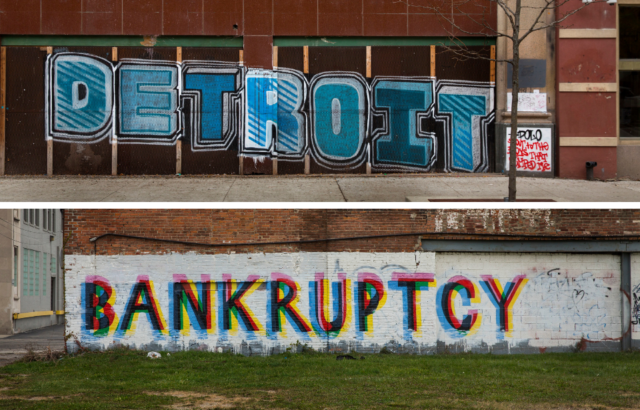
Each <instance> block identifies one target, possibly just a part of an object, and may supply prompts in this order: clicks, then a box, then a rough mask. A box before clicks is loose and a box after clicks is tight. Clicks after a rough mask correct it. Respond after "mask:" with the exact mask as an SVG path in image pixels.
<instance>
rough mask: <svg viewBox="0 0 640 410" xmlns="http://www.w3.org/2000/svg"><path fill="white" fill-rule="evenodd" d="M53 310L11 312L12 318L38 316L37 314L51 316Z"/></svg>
mask: <svg viewBox="0 0 640 410" xmlns="http://www.w3.org/2000/svg"><path fill="white" fill-rule="evenodd" d="M53 313H54V312H53V310H47V311H44V312H29V313H14V314H13V318H14V319H16V320H17V319H27V318H30V317H39V316H51V315H53ZM56 313H57V312H56Z"/></svg>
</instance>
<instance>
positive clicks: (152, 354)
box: [147, 352, 162, 359]
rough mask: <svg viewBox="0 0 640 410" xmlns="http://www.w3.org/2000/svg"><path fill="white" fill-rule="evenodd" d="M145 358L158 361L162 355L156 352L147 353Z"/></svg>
mask: <svg viewBox="0 0 640 410" xmlns="http://www.w3.org/2000/svg"><path fill="white" fill-rule="evenodd" d="M147 357H148V358H150V359H159V358H161V357H162V355H161V354H160V353H158V352H149V353H147Z"/></svg>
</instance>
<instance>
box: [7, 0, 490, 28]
mask: <svg viewBox="0 0 640 410" xmlns="http://www.w3.org/2000/svg"><path fill="white" fill-rule="evenodd" d="M433 4H441V3H439V0H438V1H433V0H409V1H408V2H399V1H395V0H0V34H57V35H59V34H75V35H77V34H87V35H206V36H221V35H223V36H229V35H232V36H233V35H236V36H242V35H245V34H246V35H271V36H445V35H447V30H445V29H444V28H443V26H442V25H441V24H440V22H439V21H438V20H437V19H436V18H435V16H434V14H433V12H432V11H430V10H429V9H425V8H424V7H421V6H424V5H433ZM483 7H486V12H485V10H484V9H483ZM467 8H468V10H463V11H465V12H471V13H476V14H478V15H477V16H475V18H476V20H478V21H481V20H482V18H481V17H479V16H482V15H484V16H485V17H486V20H487V21H488V22H490V23H491V24H495V23H496V6H495V4H493V3H492V2H490V1H488V0H478V1H475V2H474V4H473V6H472V7H471V8H470V9H469V7H467ZM453 15H454V16H453V17H454V19H455V21H456V24H460V25H463V26H465V28H469V27H468V23H469V22H468V21H466V22H465V21H464V18H463V17H462V16H461V15H460V13H458V12H454V13H453ZM234 24H236V25H237V26H238V28H237V29H235V28H234ZM474 29H477V27H474Z"/></svg>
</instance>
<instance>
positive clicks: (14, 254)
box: [12, 246, 20, 286]
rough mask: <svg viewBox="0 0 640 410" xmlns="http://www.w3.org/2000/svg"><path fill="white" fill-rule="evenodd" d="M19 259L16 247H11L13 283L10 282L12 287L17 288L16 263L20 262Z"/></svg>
mask: <svg viewBox="0 0 640 410" xmlns="http://www.w3.org/2000/svg"><path fill="white" fill-rule="evenodd" d="M19 257H20V254H19V251H18V247H17V246H14V247H13V282H12V285H13V286H18V262H19V261H20V259H19Z"/></svg>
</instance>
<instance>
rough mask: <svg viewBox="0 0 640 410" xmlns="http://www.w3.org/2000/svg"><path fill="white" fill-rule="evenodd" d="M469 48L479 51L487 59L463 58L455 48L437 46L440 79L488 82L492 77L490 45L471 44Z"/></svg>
mask: <svg viewBox="0 0 640 410" xmlns="http://www.w3.org/2000/svg"><path fill="white" fill-rule="evenodd" d="M468 49H469V50H471V51H473V52H477V53H479V54H480V55H481V56H482V57H484V58H485V59H474V58H461V57H460V56H458V55H457V54H456V52H455V51H454V50H452V49H451V48H447V47H442V46H437V47H436V51H437V56H438V58H437V60H436V76H437V77H438V80H466V81H481V82H485V83H486V82H487V79H488V78H490V72H491V64H490V61H489V60H487V59H488V58H489V57H490V56H491V48H490V47H489V46H469V47H468Z"/></svg>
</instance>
